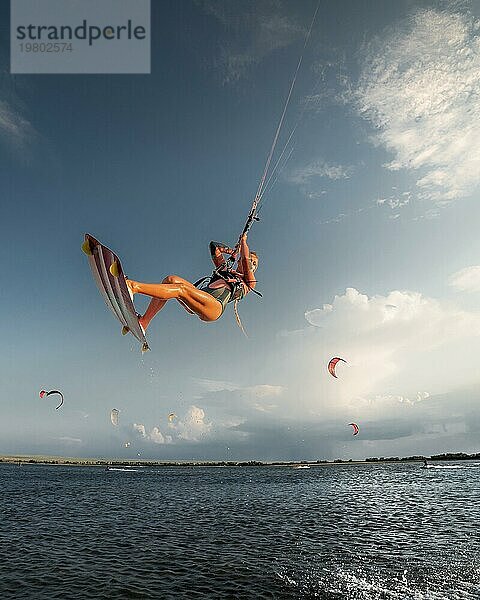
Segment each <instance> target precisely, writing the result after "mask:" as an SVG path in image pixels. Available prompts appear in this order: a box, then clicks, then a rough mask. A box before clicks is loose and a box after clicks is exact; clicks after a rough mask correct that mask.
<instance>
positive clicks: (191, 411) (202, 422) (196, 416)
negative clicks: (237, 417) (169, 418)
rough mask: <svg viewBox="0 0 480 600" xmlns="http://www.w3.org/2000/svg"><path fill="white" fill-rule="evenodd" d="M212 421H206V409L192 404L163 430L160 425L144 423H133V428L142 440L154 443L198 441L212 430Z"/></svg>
mask: <svg viewBox="0 0 480 600" xmlns="http://www.w3.org/2000/svg"><path fill="white" fill-rule="evenodd" d="M211 427H212V423H211V422H208V421H206V419H205V411H204V410H203V409H202V408H199V407H198V406H195V405H192V406H190V407H189V408H188V409H187V411H186V413H185V415H183V416H182V417H180V418H178V419H177V420H176V421H174V422H170V423H168V425H166V426H165V428H164V430H163V431H162V430H161V428H160V427H159V426H154V427H152V428H151V429H147V427H145V425H144V424H142V423H133V425H132V429H133V431H134V433H135V434H136V435H137V438H138V439H139V440H140V441H142V440H143V441H145V442H153V443H154V444H172V443H180V442H182V441H189V442H196V441H198V440H200V439H201V438H202V437H205V436H206V435H207V434H208V433H209V432H210V430H211Z"/></svg>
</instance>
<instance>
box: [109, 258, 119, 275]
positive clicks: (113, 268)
mask: <svg viewBox="0 0 480 600" xmlns="http://www.w3.org/2000/svg"><path fill="white" fill-rule="evenodd" d="M109 271H110V273H111V274H112V275H113V277H118V276H119V275H120V270H119V268H118V262H117V261H116V260H115V261H113V262H112V264H111V265H110V267H109Z"/></svg>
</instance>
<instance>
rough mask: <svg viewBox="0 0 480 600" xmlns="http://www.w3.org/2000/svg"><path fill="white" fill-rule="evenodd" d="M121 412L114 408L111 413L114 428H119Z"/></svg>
mask: <svg viewBox="0 0 480 600" xmlns="http://www.w3.org/2000/svg"><path fill="white" fill-rule="evenodd" d="M119 412H120V411H119V410H118V409H116V408H112V411H111V413H110V421H111V422H112V425H113V426H114V427H117V426H118V413H119Z"/></svg>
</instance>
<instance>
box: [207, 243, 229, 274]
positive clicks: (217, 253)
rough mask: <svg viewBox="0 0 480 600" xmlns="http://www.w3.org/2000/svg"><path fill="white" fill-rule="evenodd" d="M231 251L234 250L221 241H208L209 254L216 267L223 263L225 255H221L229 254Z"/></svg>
mask: <svg viewBox="0 0 480 600" xmlns="http://www.w3.org/2000/svg"><path fill="white" fill-rule="evenodd" d="M233 252H234V251H233V250H232V249H231V248H229V247H228V246H227V244H224V243H223V242H210V256H211V257H212V261H213V264H214V265H215V267H216V268H217V269H218V268H219V267H222V266H224V265H225V257H224V256H223V255H224V254H229V255H230V256H231V255H232V254H233Z"/></svg>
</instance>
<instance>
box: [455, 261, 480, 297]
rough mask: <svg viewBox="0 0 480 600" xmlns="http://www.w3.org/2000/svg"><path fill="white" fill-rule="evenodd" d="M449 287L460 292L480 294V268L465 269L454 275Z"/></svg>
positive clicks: (475, 266) (476, 266)
mask: <svg viewBox="0 0 480 600" xmlns="http://www.w3.org/2000/svg"><path fill="white" fill-rule="evenodd" d="M449 285H450V286H451V287H453V288H455V289H456V290H459V291H460V292H480V266H479V265H474V266H472V267H465V268H464V269H461V270H460V271H457V272H456V273H454V274H453V275H452V276H451V277H450V279H449Z"/></svg>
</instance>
